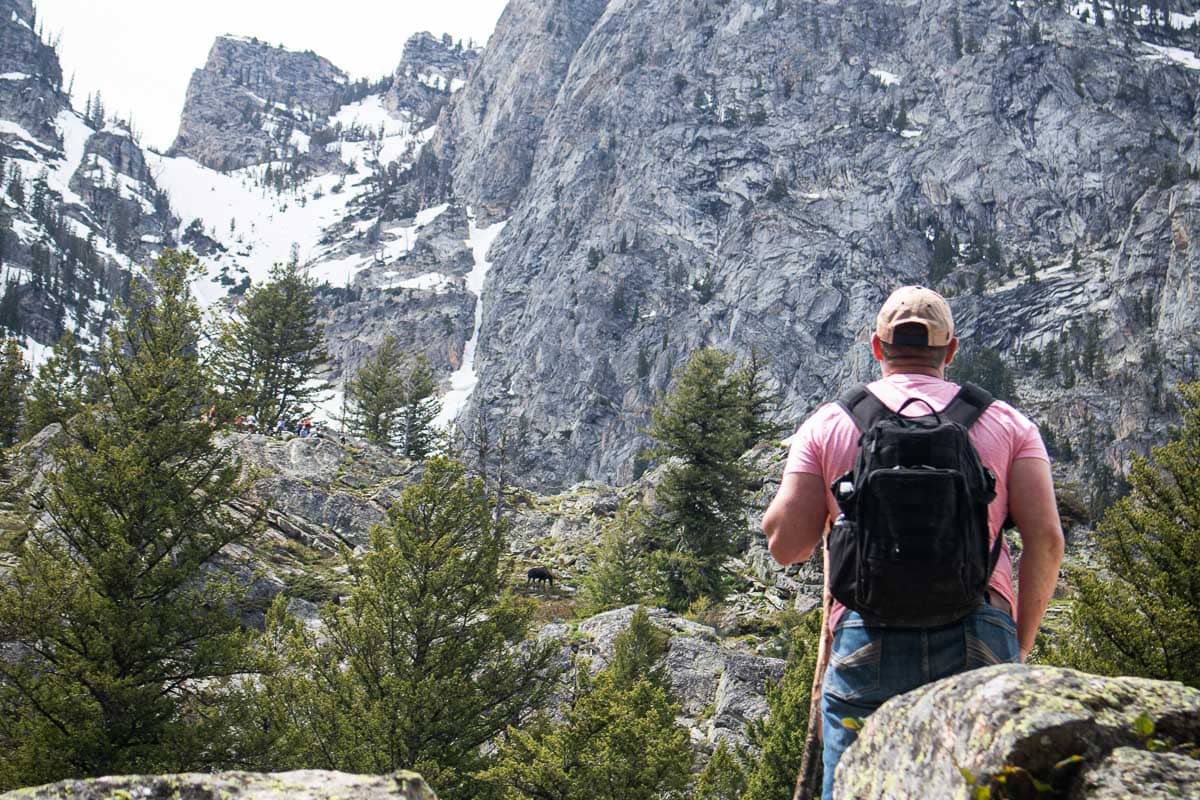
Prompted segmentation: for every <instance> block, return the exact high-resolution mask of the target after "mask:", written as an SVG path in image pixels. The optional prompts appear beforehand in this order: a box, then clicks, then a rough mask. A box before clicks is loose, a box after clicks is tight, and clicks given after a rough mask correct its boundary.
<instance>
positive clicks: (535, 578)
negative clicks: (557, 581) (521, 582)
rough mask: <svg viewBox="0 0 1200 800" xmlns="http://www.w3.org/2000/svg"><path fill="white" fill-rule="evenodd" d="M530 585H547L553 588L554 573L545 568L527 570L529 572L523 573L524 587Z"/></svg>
mask: <svg viewBox="0 0 1200 800" xmlns="http://www.w3.org/2000/svg"><path fill="white" fill-rule="evenodd" d="M531 583H541V584H546V583H549V584H550V585H551V586H553V585H554V573H552V572H551V571H550V570H548V569H546V568H545V567H533V568H532V569H530V570H529V572H527V573H525V585H526V586H528V585H529V584H531Z"/></svg>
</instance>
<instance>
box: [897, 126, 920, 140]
mask: <svg viewBox="0 0 1200 800" xmlns="http://www.w3.org/2000/svg"><path fill="white" fill-rule="evenodd" d="M924 132H925V131H924V130H922V129H920V128H905V129H904V130H902V131H900V135H901V136H903V137H904V138H905V139H915V138H917V137H918V136H920V135H921V134H922V133H924Z"/></svg>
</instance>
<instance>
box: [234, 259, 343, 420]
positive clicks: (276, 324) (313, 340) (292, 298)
mask: <svg viewBox="0 0 1200 800" xmlns="http://www.w3.org/2000/svg"><path fill="white" fill-rule="evenodd" d="M315 287H316V284H315V282H314V281H313V280H312V278H310V277H309V276H308V274H307V273H306V272H305V271H304V270H302V269H301V268H300V267H299V265H297V264H296V263H295V262H291V263H289V264H286V265H283V264H277V265H275V267H274V268H273V269H272V270H271V275H270V279H269V280H268V281H267V282H266V283H264V284H261V285H259V286H255V287H252V288H251V289H250V291H248V292H247V293H246V297H245V299H244V300H243V301H242V303H241V305H240V306H238V309H237V311H236V313H235V314H234V316H233V317H232V318H231V319H229V320H227V321H226V322H225V324H224V325H223V326H222V329H221V335H220V340H219V351H220V355H219V364H218V366H219V369H220V371H221V376H222V379H223V380H222V383H223V385H224V388H225V390H226V393H227V396H228V397H229V399H230V400H231V401H232V402H233V403H235V404H236V405H237V407H238V408H239V410H241V411H243V412H245V413H247V414H253V415H254V416H256V417H257V418H258V422H259V424H260V425H262V426H264V427H273V426H274V425H275V423H276V422H278V421H279V420H280V419H282V418H286V417H288V416H289V415H295V414H300V413H303V412H304V411H306V409H305V406H306V405H307V404H309V403H311V402H312V400H313V399H314V398H315V397H316V396H317V395H319V394H320V393H321V392H322V391H324V390H326V389H327V388H328V387H327V386H326V385H325V384H324V382H323V381H321V380H320V378H319V373H320V371H321V369H322V368H323V367H324V366H325V364H326V362H327V361H328V360H329V357H328V355H327V354H326V352H325V345H324V337H323V335H322V332H321V328H320V326H319V325H317V307H316V303H315V300H314V298H313V290H314V288H315Z"/></svg>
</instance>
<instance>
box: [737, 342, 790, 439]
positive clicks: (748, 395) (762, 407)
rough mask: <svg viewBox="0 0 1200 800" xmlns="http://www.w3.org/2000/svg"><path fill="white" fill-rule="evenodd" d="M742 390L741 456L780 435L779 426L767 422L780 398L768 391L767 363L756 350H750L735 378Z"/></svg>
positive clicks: (775, 409) (780, 427)
mask: <svg viewBox="0 0 1200 800" xmlns="http://www.w3.org/2000/svg"><path fill="white" fill-rule="evenodd" d="M735 377H736V379H737V384H738V387H739V388H740V389H741V406H742V413H741V417H742V418H741V428H742V431H743V433H744V435H743V437H742V445H741V447H742V450H743V452H744V451H746V450H749V449H750V448H751V447H754V445H756V444H758V443H759V442H765V441H767V440H769V439H772V438H774V437H776V436H778V435H779V434H780V432H782V430H783V428H782V426H781V425H780V424H779V423H777V422H774V421H772V420H771V419H770V417H771V416H772V415H774V414H775V413H776V412H777V411H778V410H779V395H777V394H775V393H774V392H772V391H771V390H770V388H769V384H768V378H769V377H770V376H769V374H768V372H767V362H766V360H765V359H764V358H763V356H762V354H761V353H760V352H759V351H758V348H757V347H755V348H751V350H750V355H749V356H748V357H747V358H746V360H745V361H744V362H743V363H742V366H741V368H740V369H738V371H737V374H736V376H735Z"/></svg>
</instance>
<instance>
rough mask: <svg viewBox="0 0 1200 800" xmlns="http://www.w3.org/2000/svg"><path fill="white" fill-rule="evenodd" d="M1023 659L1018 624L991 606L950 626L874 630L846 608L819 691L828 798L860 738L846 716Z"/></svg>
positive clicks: (862, 714) (863, 713) (825, 799)
mask: <svg viewBox="0 0 1200 800" xmlns="http://www.w3.org/2000/svg"><path fill="white" fill-rule="evenodd" d="M1018 660H1020V650H1019V648H1018V645H1017V626H1016V623H1014V622H1013V619H1012V617H1011V616H1009V615H1008V614H1007V613H1005V612H1004V611H1001V610H1000V609H997V608H993V607H992V606H988V605H984V606H982V607H980V608H979V610H978V611H976V612H975V613H973V614H971V615H970V616H969V617H966V618H964V619H962V620H960V621H959V622H955V623H952V624H950V625H946V626H943V627H940V628H916V629H913V628H878V627H872V626H869V625H867V624H866V623H865V622H864V621H863V618H862V616H861V615H860V614H858V613H857V612H855V611H849V610H848V611H846V613H845V614H844V615H843V616H842V619H841V621H840V622H839V623H838V626H837V630H835V631H834V634H833V649H832V651H831V653H830V657H829V667H828V668H827V669H826V671H825V683H824V685H823V687H822V689H821V715H822V724H823V733H824V739H825V743H824V759H823V762H824V768H825V780H824V787H823V790H822V794H821V797H822V798H823V800H832V798H833V772H834V768H836V767H837V764H838V761H839V760H841V757H842V753H843V752H845V750H846V748H847V747H849V746H850V745H851V743H853V742H854V740H855V738H857V736H858V734H857V732H855V731H852V730H850V729H849V728H847V727H846V726H845V725H843V724H842V720H843V719H845V718H846V717H853V718H858V719H861V718H863V717H866V716H867V715H868V714H870V713H871V712H872V711H874V710H875V709H877V708H879V707H880V706H881V705H883V703H884V701H886V700H888V699H890V698H892V697H895V696H896V695H898V694H903V693H905V692H908V691H911V690H913V689H916V688H917V687H919V686H924V685H925V684H927V683H932V682H933V681H936V680H939V679H941V678H945V677H948V676H950V675H956V674H958V673H960V672H966V671H967V670H969V669H975V668H977V667H986V666H990V665H992V664H1002V663H1005V662H1016V661H1018Z"/></svg>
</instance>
